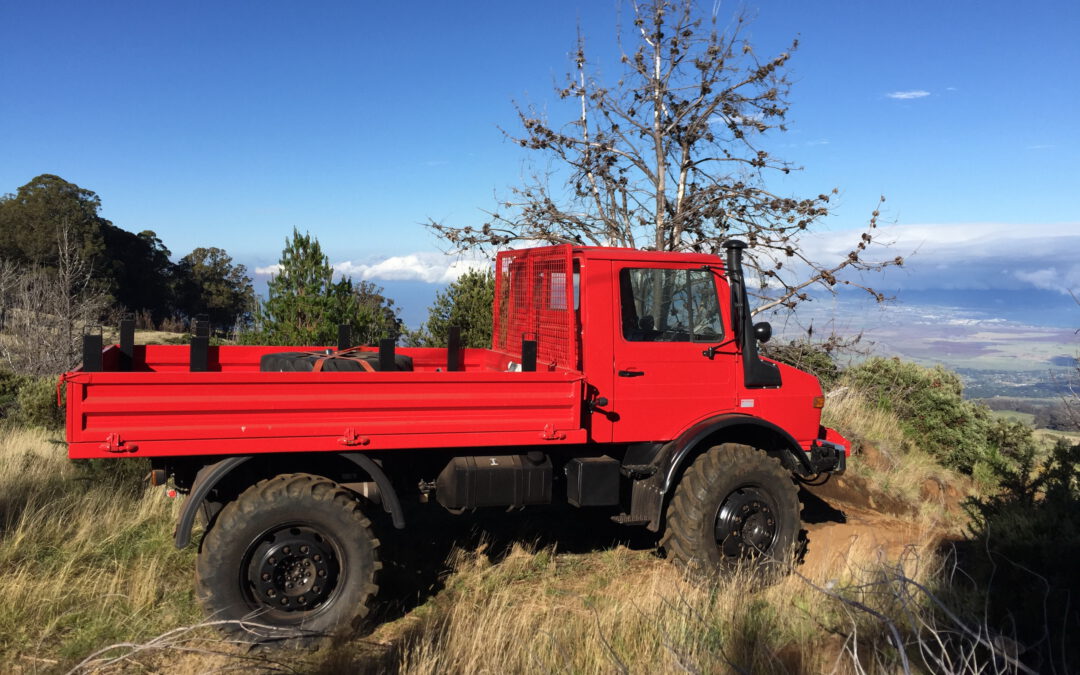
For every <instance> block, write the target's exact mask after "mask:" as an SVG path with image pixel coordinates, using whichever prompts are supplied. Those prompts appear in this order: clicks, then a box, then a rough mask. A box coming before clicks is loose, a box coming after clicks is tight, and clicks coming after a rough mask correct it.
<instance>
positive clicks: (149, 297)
mask: <svg viewBox="0 0 1080 675" xmlns="http://www.w3.org/2000/svg"><path fill="white" fill-rule="evenodd" d="M102 232H103V234H104V237H105V248H106V260H105V261H103V263H102V265H103V266H104V267H105V268H106V270H107V273H108V275H109V276H110V278H111V280H112V287H111V289H110V290H111V293H112V295H113V297H114V298H115V299H116V303H117V304H118V305H120V306H122V307H124V308H126V309H128V310H130V311H132V312H139V311H140V310H141V311H143V312H147V313H149V314H150V316H151V317H152V318H153V320H154V321H161V320H162V319H164V318H166V317H168V316H172V315H173V314H174V313H175V312H176V311H177V305H176V302H177V301H176V297H175V293H176V289H175V283H176V266H175V265H173V263H172V261H171V260H170V259H169V258H170V256H172V251H170V250H169V249H168V248H167V247H166V246H165V244H164V242H162V241H161V239H160V238H159V237H158V236H157V233H155V232H154V231H152V230H143V231H142V232H139V233H138V234H133V233H131V232H128V231H127V230H124V229H121V228H119V227H116V226H114V225H112V224H109V225H107V226H106V227H105V228H104V229H103V230H102Z"/></svg>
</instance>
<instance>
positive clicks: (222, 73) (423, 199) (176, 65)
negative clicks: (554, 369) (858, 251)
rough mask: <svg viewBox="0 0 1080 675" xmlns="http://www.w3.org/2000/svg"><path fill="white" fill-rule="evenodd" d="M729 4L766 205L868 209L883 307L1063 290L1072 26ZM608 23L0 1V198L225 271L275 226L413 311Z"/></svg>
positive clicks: (602, 47) (1074, 181)
mask: <svg viewBox="0 0 1080 675" xmlns="http://www.w3.org/2000/svg"><path fill="white" fill-rule="evenodd" d="M702 4H703V5H707V6H709V7H711V6H712V5H711V3H707V2H706V3H702ZM742 6H745V7H746V8H747V10H748V11H749V12H750V13H751V14H752V15H754V16H755V17H756V19H755V21H754V23H753V25H752V26H751V28H750V32H749V36H750V37H751V39H752V41H753V42H754V44H755V47H756V49H757V52H758V53H759V54H762V55H769V54H772V53H775V52H777V51H780V50H782V49H784V48H786V46H787V44H788V43H789V42H790V41H791V40H792V39H793V38H795V37H798V39H799V40H800V47H799V49H798V51H797V52H796V54H795V57H794V58H793V59H792V61H791V74H792V77H793V79H794V81H795V86H794V89H793V93H792V103H793V105H792V110H791V116H790V119H791V131H790V132H789V133H787V134H785V135H781V136H778V137H776V138H775V139H774V140H773V141H772V142H771V143H772V147H773V148H774V149H775V150H776V151H777V152H778V153H779V154H781V155H782V156H784V157H786V158H788V159H790V160H792V161H795V162H797V163H799V164H802V165H804V166H805V167H806V169H805V171H803V172H800V173H799V174H796V175H794V176H793V177H791V178H788V179H786V180H785V181H783V182H779V183H775V184H774V187H775V188H776V189H778V190H780V191H787V192H791V193H793V194H817V193H818V192H822V191H826V190H828V189H831V188H833V187H838V188H840V190H841V199H840V201H839V205H838V208H837V209H836V215H835V216H834V217H833V218H831V219H830V221H829V223H828V225H827V229H829V230H832V231H842V230H844V229H846V228H850V227H857V226H858V225H860V224H861V223H862V222H863V221H864V220H865V219H866V217H867V216H868V214H869V212H870V211H871V210H872V209H873V207H874V204H875V202H876V200H877V197H878V195H881V194H884V195H885V196H886V197H887V198H888V202H887V204H886V209H885V212H884V217H885V220H887V221H889V222H892V223H895V224H896V225H897V226H898V227H897V228H896V234H895V238H896V239H897V240H898V242H899V243H898V251H897V252H898V253H907V252H909V251H910V250H916V249H918V251H919V253H918V255H917V256H916V257H915V258H912V260H913V266H914V267H913V268H909V270H908V271H907V272H903V273H900V274H893V275H890V277H889V278H888V284H889V285H891V286H892V287H893V290H896V291H901V292H902V291H903V290H904V289H911V290H924V291H925V290H942V291H948V290H950V289H954V290H956V289H959V290H971V289H975V290H988V289H990V290H992V289H994V288H997V287H1005V286H1007V287H1008V288H1009V289H1011V290H1023V289H1031V290H1036V289H1042V290H1043V291H1045V292H1048V293H1058V294H1059V295H1060V291H1061V290H1063V289H1064V286H1063V284H1064V283H1066V282H1069V280H1075V283H1076V286H1078V287H1080V255H1078V254H1077V253H1076V251H1080V209H1078V207H1077V197H1078V193H1080V168H1078V164H1077V162H1076V157H1077V154H1078V151H1080V142H1078V141H1080V135H1078V133H1077V125H1076V123H1075V122H1074V119H1075V118H1076V111H1077V109H1078V108H1080V77H1078V76H1077V73H1078V72H1080V46H1078V44H1080V41H1078V40H1077V38H1076V33H1077V29H1080V3H1074V2H1032V3H1024V4H1019V3H1015V2H969V1H956V2H948V3H941V2H892V3H879V2H858V1H854V0H851V1H844V2H840V1H822V2H759V3H756V4H746V5H737V4H735V3H724V4H721V5H720V14H721V16H727V15H729V14H731V13H732V12H734V11H735V10H736V9H738V8H739V7H742ZM628 16H629V6H628V5H627V4H626V3H618V2H615V0H598V1H593V2H587V1H585V0H577V1H570V0H551V1H549V2H545V3H511V2H505V1H502V2H494V1H493V2H468V3H435V2H431V3H427V2H409V3H405V2H402V3H378V4H377V5H376V4H375V3H358V2H349V3H285V2H272V1H271V2H267V1H263V2H257V3H256V2H247V3H242V2H229V3H209V2H204V3H198V2H191V3H168V4H165V3H150V2H102V3H86V2H51V3H14V2H8V3H3V6H2V8H0V68H2V72H3V77H4V95H3V97H2V99H0V192H13V191H14V190H15V189H16V188H17V187H18V186H20V185H22V184H23V183H25V182H27V181H28V180H29V179H30V178H32V177H33V176H35V175H37V174H40V173H55V174H58V175H60V176H62V177H63V178H65V179H67V180H69V181H72V182H75V183H78V184H79V185H80V186H82V187H85V188H88V189H91V190H94V191H95V192H97V193H98V194H99V195H100V196H101V198H102V202H103V209H102V212H103V215H104V216H105V217H107V218H109V219H110V220H112V221H113V222H114V223H115V224H117V225H119V226H121V227H124V228H126V229H129V230H132V231H139V230H142V229H152V230H154V231H156V232H157V233H158V235H159V236H161V237H162V239H163V240H164V241H165V243H166V245H168V246H169V247H170V248H171V249H172V250H173V252H174V253H175V254H177V255H183V254H184V253H187V252H188V251H190V250H191V249H192V248H194V247H196V246H219V247H222V248H225V249H226V250H228V251H229V252H230V253H231V254H232V255H233V256H234V257H235V258H236V259H238V260H240V261H241V262H244V263H246V264H247V265H248V266H249V267H250V268H252V269H255V268H258V267H262V266H266V265H268V264H270V263H273V262H274V261H276V258H277V256H278V254H279V253H280V250H281V247H282V244H283V243H284V240H285V238H286V237H287V236H288V235H289V233H290V232H291V230H292V228H293V227H298V228H299V229H301V230H308V231H310V232H312V233H313V234H315V235H316V236H317V237H318V238H319V240H320V241H321V242H322V244H323V246H324V249H325V250H326V251H328V252H329V254H330V256H331V258H332V259H333V260H334V261H335V262H338V263H343V262H345V261H349V262H350V263H351V265H350V266H349V267H348V269H351V270H353V272H354V273H355V274H357V275H358V276H368V277H370V278H373V279H376V280H377V281H384V282H386V283H387V284H391V283H402V284H404V285H401V286H399V287H398V288H400V289H402V290H401V292H402V293H403V294H405V295H406V296H408V297H416V298H422V297H430V294H431V293H433V292H434V290H433V289H434V288H436V287H437V286H435V285H433V282H439V281H441V280H443V279H445V278H446V275H445V273H444V268H445V267H446V264H447V263H446V262H445V261H442V260H441V259H440V258H438V256H435V255H434V253H435V252H437V251H438V250H439V248H440V243H439V242H438V241H437V240H436V239H435V238H433V237H432V236H431V235H430V234H429V233H428V232H427V231H426V230H425V229H424V228H423V227H422V225H421V223H423V222H424V221H425V220H426V219H427V218H429V217H430V218H435V219H440V220H445V221H447V222H453V223H459V224H463V225H464V224H474V225H475V224H479V223H481V222H483V214H482V212H481V211H480V209H483V208H488V207H489V206H490V205H491V204H493V195H495V194H505V193H506V191H507V188H508V187H509V186H511V185H514V184H516V183H517V182H518V179H519V177H520V176H521V175H522V172H523V166H522V161H523V159H525V156H524V155H523V154H522V152H523V151H521V150H519V149H518V148H517V147H516V146H514V145H512V144H510V143H508V142H506V141H505V140H504V138H503V135H502V133H501V132H500V131H499V127H503V128H506V129H509V130H514V129H516V126H515V123H516V118H515V115H514V108H513V105H512V102H513V101H515V100H516V101H520V102H523V103H532V104H536V105H538V106H541V107H544V106H549V107H550V108H551V109H552V110H553V111H557V107H555V106H554V104H553V99H554V97H553V95H552V84H553V82H555V81H556V80H559V79H561V76H562V75H563V74H564V73H565V72H566V69H567V65H568V64H567V59H566V57H567V53H568V51H569V50H570V49H571V48H572V47H573V43H574V39H575V33H576V30H577V26H579V25H580V26H581V29H582V31H583V32H584V33H585V35H586V37H587V40H588V45H589V49H590V51H591V52H592V54H593V55H594V60H595V61H597V62H598V64H599V67H600V68H601V69H602V70H603V71H604V72H605V73H615V72H617V70H618V68H617V63H616V58H617V48H616V45H615V41H614V37H615V31H614V27H615V25H616V24H617V23H618V22H619V21H620V20H621V21H623V22H624V23H628V20H627V17H628ZM890 95H891V96H890ZM987 224H989V225H991V226H992V227H990V229H989V230H988V229H987ZM909 226H911V227H909ZM914 226H920V228H921V229H920V228H915V227H914ZM905 228H906V229H905ZM988 231H989V232H991V233H992V234H993V237H991V239H992V240H993V241H994V242H997V243H996V244H995V245H993V246H991V245H987V244H986V241H985V240H986V239H987V237H986V236H985V233H986V232H988ZM958 241H959V242H960V243H957V242H958ZM965 242H969V243H970V246H968V245H965ZM1036 242H1037V243H1038V245H1037V246H1036V249H1037V250H1038V251H1039V252H1038V253H1029V254H1025V255H1026V256H1027V257H1026V258H1025V261H1024V262H1023V263H1022V264H1020V263H1017V264H1016V265H1014V266H1013V267H1009V268H1008V269H1006V270H1005V271H1004V272H1002V268H1001V265H1002V264H1003V263H1002V261H1003V260H1004V261H1006V263H1008V261H1010V260H1011V259H1012V258H1011V257H1010V256H1011V255H1012V254H1014V253H1015V252H1017V250H1018V248H1019V249H1024V248H1027V247H1028V245H1029V244H1032V243H1036ZM815 245H820V246H822V247H826V248H827V247H828V242H825V243H819V244H815ZM900 249H903V250H900ZM410 254H417V255H414V256H412V257H408V256H410ZM957 256H959V259H958V258H957ZM388 258H389V259H390V261H389V262H387V259H388ZM920 259H921V260H922V261H924V262H922V263H921V265H922V267H921V268H920ZM403 280H406V281H408V280H411V281H408V283H407V284H406V283H405V281H403ZM388 288H391V286H389V285H388ZM391 290H392V288H391ZM901 296H902V293H901ZM399 302H400V303H401V304H406V302H407V301H406V300H404V299H402V300H399ZM413 304H415V303H413ZM419 312H422V306H418V307H411V306H407V317H409V318H413V317H416V316H418V315H419V314H418V313H419Z"/></svg>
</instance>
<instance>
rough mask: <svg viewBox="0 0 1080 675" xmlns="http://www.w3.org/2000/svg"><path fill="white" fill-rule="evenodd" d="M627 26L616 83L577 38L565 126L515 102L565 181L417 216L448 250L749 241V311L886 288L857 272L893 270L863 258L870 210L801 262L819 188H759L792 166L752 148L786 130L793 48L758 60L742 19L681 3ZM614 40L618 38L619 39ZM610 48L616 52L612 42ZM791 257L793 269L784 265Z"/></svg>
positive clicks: (815, 222) (668, 246)
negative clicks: (842, 240) (462, 218)
mask: <svg viewBox="0 0 1080 675" xmlns="http://www.w3.org/2000/svg"><path fill="white" fill-rule="evenodd" d="M633 9H634V21H633V28H632V30H631V31H630V33H629V34H628V35H627V36H626V37H627V38H628V40H627V41H628V42H629V43H630V46H632V47H633V48H632V49H631V50H629V51H626V50H623V51H622V53H621V58H620V60H621V63H622V65H623V68H624V72H623V73H622V75H621V76H620V78H619V79H618V80H617V82H616V83H615V84H612V85H608V84H605V83H604V82H603V81H601V79H600V78H599V77H597V76H593V75H590V72H591V71H592V68H591V66H590V62H589V61H588V58H587V54H586V50H585V41H584V38H583V37H582V36H580V35H579V36H578V41H577V46H576V50H575V52H574V57H573V68H572V70H571V72H570V73H569V74H568V75H567V79H566V83H565V85H563V86H561V87H557V88H556V95H557V96H558V98H559V99H561V100H564V101H568V102H571V101H572V102H573V103H574V104H575V108H576V113H575V115H574V117H573V119H571V120H570V121H569V122H568V123H566V124H565V125H564V126H558V125H557V124H554V123H552V122H549V121H548V120H547V119H546V118H545V117H544V116H543V115H541V114H539V113H537V112H536V111H535V110H533V109H532V108H525V107H521V106H518V109H517V112H518V118H519V120H520V122H521V127H522V133H521V135H520V136H518V135H514V134H511V133H507V134H506V135H507V136H508V137H509V138H510V139H511V140H513V141H514V142H516V143H517V144H518V145H519V146H521V147H522V148H525V149H527V150H532V151H536V154H538V155H542V156H546V157H547V159H549V160H551V163H552V165H554V166H558V167H560V170H559V171H558V172H557V174H555V176H556V178H557V180H558V181H561V182H562V184H563V186H564V187H565V191H563V190H561V189H560V190H558V192H556V190H553V189H552V187H551V178H552V177H551V176H549V175H546V174H543V175H542V174H534V175H532V176H531V177H528V178H527V179H526V180H525V181H524V182H523V184H522V185H520V186H519V187H516V188H512V190H511V195H510V197H509V198H508V199H505V200H502V203H501V204H500V205H499V208H498V209H497V210H496V211H494V212H491V213H489V214H488V215H489V218H488V222H486V223H484V224H483V225H482V226H480V227H473V226H457V225H451V224H445V223H441V222H435V221H432V222H429V223H428V225H429V227H430V229H431V230H433V231H434V232H435V233H436V234H438V235H439V236H441V237H442V238H444V239H446V240H447V242H449V244H450V245H451V247H453V248H455V249H471V248H489V247H490V248H503V247H506V246H509V245H511V244H514V243H524V244H535V243H537V242H541V243H551V244H559V243H572V244H590V245H604V246H626V247H632V248H636V247H638V246H647V247H648V248H651V249H656V250H670V251H704V252H718V251H719V250H720V249H721V245H722V243H723V242H724V241H725V240H727V239H730V238H740V239H744V240H745V241H746V242H747V243H748V244H749V245H750V249H749V250H748V252H747V254H746V256H745V258H744V261H745V264H746V265H747V268H748V271H749V272H750V276H751V278H753V277H755V276H756V277H757V278H758V279H759V280H760V281H761V284H759V286H760V287H759V288H758V289H757V292H756V293H755V295H756V296H757V300H758V302H759V304H760V306H759V307H758V309H757V310H755V311H762V310H764V309H769V308H776V307H785V308H794V307H795V306H796V305H798V304H799V303H801V302H805V301H807V300H809V299H810V298H811V291H813V290H814V289H819V290H825V291H826V292H830V293H835V292H837V290H838V289H839V288H842V287H844V286H849V287H854V288H857V289H861V290H863V291H865V292H867V293H868V294H870V296H871V297H873V298H874V299H875V300H878V301H882V300H885V299H886V298H885V296H884V295H883V294H882V293H880V292H878V291H876V290H874V289H873V288H872V287H871V286H869V285H866V284H863V283H861V282H859V281H857V280H856V279H858V276H856V275H857V274H859V273H864V272H880V271H881V270H883V269H885V268H887V267H890V266H896V265H901V264H903V260H902V258H899V257H891V256H885V257H879V258H874V257H872V256H871V247H872V246H879V245H881V242H878V241H877V240H876V239H875V237H876V235H877V232H876V227H877V220H878V218H879V210H875V211H874V212H873V214H872V216H871V218H870V220H869V221H868V223H867V225H866V227H864V228H863V229H862V230H861V231H860V232H858V233H857V234H856V235H854V236H855V238H856V241H854V242H853V243H852V245H851V248H850V250H849V251H847V252H845V253H843V254H841V255H840V256H839V259H838V260H836V261H825V260H812V259H810V258H809V257H808V256H807V255H806V254H805V253H804V252H803V249H802V247H801V242H802V238H803V237H804V236H805V235H806V234H807V233H808V232H811V231H813V230H814V229H815V228H816V227H818V226H819V225H820V224H821V223H822V221H823V220H824V219H825V218H827V217H828V215H829V213H830V210H829V209H830V200H831V195H832V194H835V192H836V191H835V190H833V191H827V192H823V193H821V194H818V195H817V196H812V197H805V198H796V197H789V196H782V195H778V194H776V193H774V192H773V191H770V190H769V189H767V187H766V179H767V178H768V177H769V176H771V175H777V174H780V175H782V174H787V173H790V172H791V171H793V170H797V169H798V167H795V166H793V165H791V164H790V163H789V162H786V161H784V160H782V159H780V158H777V157H774V156H772V155H771V154H770V153H769V152H768V151H767V150H764V149H763V147H764V146H763V144H762V141H763V140H764V139H765V137H766V136H767V135H768V134H769V133H774V132H783V131H785V130H786V126H785V124H786V117H787V113H788V107H789V102H788V95H789V91H790V86H791V85H790V81H789V80H788V78H787V75H786V74H785V68H786V66H787V63H788V61H789V60H790V58H791V55H792V53H793V52H794V51H795V49H797V47H798V43H797V42H793V43H792V45H791V47H790V48H789V49H788V50H786V51H784V52H781V53H779V54H777V55H775V56H773V57H771V58H767V59H759V58H758V56H757V55H756V54H755V53H754V50H753V48H752V46H751V44H750V43H749V42H748V41H747V40H746V39H745V38H744V36H743V31H744V28H745V26H746V23H747V20H746V17H745V15H743V14H739V15H737V16H736V17H735V19H734V21H733V22H732V24H731V26H730V27H729V28H728V29H726V30H720V28H719V27H718V25H717V19H716V16H715V15H713V16H711V17H706V18H704V19H703V18H701V17H700V16H699V13H698V12H697V10H696V7H695V4H694V1H693V0H650V1H649V2H646V3H640V4H638V3H635V4H634V5H633ZM620 45H622V39H621V37H620ZM620 49H622V47H620ZM791 263H797V264H791Z"/></svg>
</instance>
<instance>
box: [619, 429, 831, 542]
mask: <svg viewBox="0 0 1080 675" xmlns="http://www.w3.org/2000/svg"><path fill="white" fill-rule="evenodd" d="M736 427H738V428H740V431H739V432H737V433H734V434H732V435H731V436H730V437H728V438H726V440H727V441H729V442H744V443H745V442H748V441H749V442H753V441H754V440H755V439H753V438H748V436H750V437H752V436H753V435H754V434H755V432H756V433H758V434H767V435H768V437H769V438H771V439H773V441H774V442H773V443H771V444H770V445H771V447H766V448H763V449H764V450H766V451H767V452H768V453H769V454H770V455H771V456H774V457H779V458H780V459H781V461H783V462H784V465H785V466H788V467H791V468H793V470H795V471H796V472H797V473H801V474H806V475H809V474H813V473H814V471H813V467H812V466H811V463H810V460H809V458H807V457H806V453H805V452H803V450H802V447H801V446H800V445H799V443H798V442H797V441H796V440H795V439H794V438H792V436H791V434H789V433H788V432H786V431H784V430H783V429H782V428H780V427H778V426H776V425H775V424H773V423H771V422H769V421H767V420H763V419H761V418H758V417H752V416H750V415H738V414H731V413H728V414H724V415H716V416H714V417H710V418H708V419H705V420H702V421H701V422H698V423H697V424H695V425H694V426H692V427H690V428H689V429H687V430H686V431H684V432H683V433H682V434H681V435H680V436H679V437H678V438H676V439H675V440H673V441H670V442H668V443H664V444H663V445H660V444H644V446H643V447H641V448H636V449H635V457H634V461H633V462H631V463H632V464H633V468H634V469H635V470H639V469H645V468H646V466H645V465H648V466H649V467H651V470H652V474H651V475H649V476H648V477H647V478H645V479H641V480H637V481H635V482H634V487H633V493H632V497H631V517H632V520H633V521H635V522H639V523H647V527H648V529H649V530H652V531H653V532H657V531H659V530H660V525H661V523H662V522H663V517H664V506H665V505H666V504H667V502H668V501H669V500H670V499H671V493H672V492H673V491H674V489H675V485H676V483H677V482H678V480H679V475H680V473H681V471H682V470H683V468H684V465H685V464H686V463H687V460H688V459H689V458H691V457H693V456H695V455H696V451H697V449H698V448H699V447H700V446H701V444H702V443H704V442H707V441H708V439H710V438H714V437H715V436H716V435H717V434H718V432H722V431H724V430H725V429H732V430H734V429H735V428H736ZM721 438H723V436H722V435H721ZM756 445H758V447H760V445H761V444H760V443H759V444H756ZM624 463H625V462H624Z"/></svg>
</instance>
